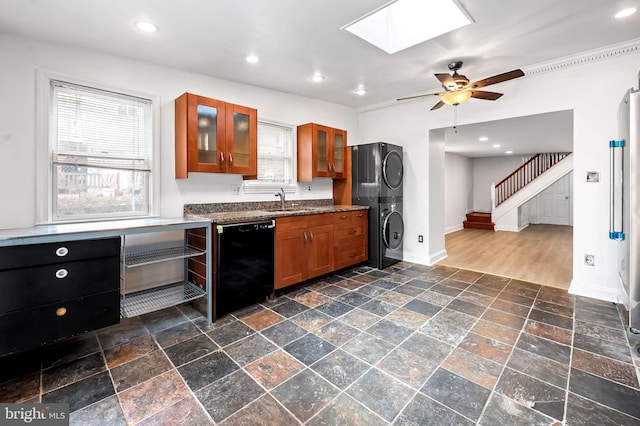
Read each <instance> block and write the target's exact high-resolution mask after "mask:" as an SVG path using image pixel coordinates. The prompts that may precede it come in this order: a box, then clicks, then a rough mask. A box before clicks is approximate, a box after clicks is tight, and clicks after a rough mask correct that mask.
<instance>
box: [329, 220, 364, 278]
mask: <svg viewBox="0 0 640 426" xmlns="http://www.w3.org/2000/svg"><path fill="white" fill-rule="evenodd" d="M333 217H334V219H333V224H334V225H333V226H334V238H333V241H334V253H333V257H334V265H335V268H336V269H342V268H346V267H347V266H351V265H355V264H356V263H360V262H364V261H365V260H367V259H368V258H369V250H368V247H369V244H368V230H369V227H368V226H369V225H368V223H369V221H368V215H367V211H366V210H356V211H350V212H340V213H334V215H333Z"/></svg>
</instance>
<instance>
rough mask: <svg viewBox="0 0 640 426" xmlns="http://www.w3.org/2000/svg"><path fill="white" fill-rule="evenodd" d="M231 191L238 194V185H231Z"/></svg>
mask: <svg viewBox="0 0 640 426" xmlns="http://www.w3.org/2000/svg"><path fill="white" fill-rule="evenodd" d="M231 193H232V194H235V195H240V185H231Z"/></svg>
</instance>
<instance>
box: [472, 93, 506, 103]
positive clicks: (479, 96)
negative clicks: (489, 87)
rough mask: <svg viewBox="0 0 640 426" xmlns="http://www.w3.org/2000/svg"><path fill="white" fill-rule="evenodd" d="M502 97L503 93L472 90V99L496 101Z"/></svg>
mask: <svg viewBox="0 0 640 426" xmlns="http://www.w3.org/2000/svg"><path fill="white" fill-rule="evenodd" d="M500 96H502V93H496V92H485V91H483V90H471V97H472V98H476V99H484V100H487V101H495V100H496V99H498V98H499V97H500Z"/></svg>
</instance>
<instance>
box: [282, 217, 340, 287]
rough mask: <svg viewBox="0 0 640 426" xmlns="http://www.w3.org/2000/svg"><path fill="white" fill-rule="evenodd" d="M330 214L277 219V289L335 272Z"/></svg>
mask: <svg viewBox="0 0 640 426" xmlns="http://www.w3.org/2000/svg"><path fill="white" fill-rule="evenodd" d="M332 248H333V218H332V217H331V215H330V214H314V215H306V216H289V217H283V218H277V219H276V268H275V270H276V280H275V288H276V290H278V289H281V288H284V287H287V286H290V285H293V284H297V283H300V282H302V281H305V280H308V279H309V278H314V277H317V276H320V275H323V274H327V273H329V272H331V271H333V270H334V267H333V250H332Z"/></svg>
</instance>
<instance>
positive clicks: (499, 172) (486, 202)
mask: <svg viewBox="0 0 640 426" xmlns="http://www.w3.org/2000/svg"><path fill="white" fill-rule="evenodd" d="M528 159H529V157H521V156H509V157H481V158H474V159H473V182H474V187H473V210H475V211H477V212H486V213H491V184H492V183H494V184H495V183H498V182H500V181H501V180H502V179H504V178H506V177H507V176H509V175H510V174H511V173H512V172H513V171H514V170H515V169H517V168H518V167H520V166H521V165H522V164H523V163H524V162H525V161H527V160H528Z"/></svg>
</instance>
